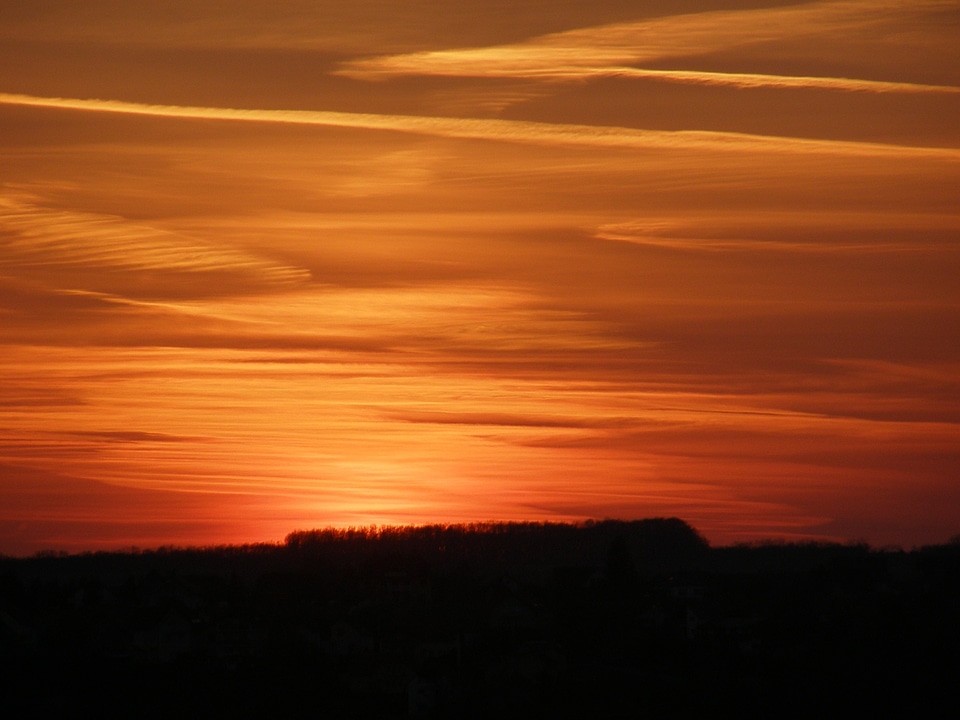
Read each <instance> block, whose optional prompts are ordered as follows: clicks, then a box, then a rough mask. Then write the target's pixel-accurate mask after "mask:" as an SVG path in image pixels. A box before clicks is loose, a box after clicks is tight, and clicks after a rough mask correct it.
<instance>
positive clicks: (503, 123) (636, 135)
mask: <svg viewBox="0 0 960 720" xmlns="http://www.w3.org/2000/svg"><path fill="white" fill-rule="evenodd" d="M0 104H8V105H24V106H30V107H46V108H55V109H61V110H80V111H87V112H107V113H122V114H129V115H146V116H153V117H168V118H182V119H198V120H226V121H241V122H261V123H284V124H293V125H316V126H325V127H345V128H358V129H366V130H387V131H394V132H405V133H415V134H419V135H432V136H436V137H446V138H459V139H473V140H492V141H501V142H516V143H532V144H542V145H560V146H564V145H568V146H570V145H572V146H586V147H608V148H630V149H637V150H656V149H660V150H694V151H712V152H737V153H743V152H755V153H771V152H776V153H791V154H795V153H799V154H804V155H808V154H825V155H842V156H852V157H914V158H931V159H935V158H936V159H943V160H947V161H950V162H957V161H960V149H955V148H937V147H916V146H906V145H887V144H882V143H866V142H850V141H838V140H807V139H800V138H786V137H776V136H767V135H750V134H746V133H733V132H712V131H704V130H677V131H665V130H641V129H635V128H626V127H605V126H596V125H574V124H555V123H544V122H531V121H522V120H501V119H473V118H446V117H426V116H417V115H375V114H369V113H344V112H328V111H314V110H253V109H247V110H244V109H237V108H215V107H193V106H181V105H149V104H143V103H133V102H123V101H120V100H96V99H92V100H91V99H79V98H50V97H34V96H31V95H20V94H12V93H0Z"/></svg>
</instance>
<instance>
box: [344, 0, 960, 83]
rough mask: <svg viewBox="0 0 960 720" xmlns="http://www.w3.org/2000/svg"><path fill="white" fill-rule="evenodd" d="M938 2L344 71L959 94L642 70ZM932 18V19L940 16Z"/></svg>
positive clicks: (690, 18) (905, 15) (375, 62)
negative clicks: (654, 81) (613, 78)
mask: <svg viewBox="0 0 960 720" xmlns="http://www.w3.org/2000/svg"><path fill="white" fill-rule="evenodd" d="M949 7H950V5H949V3H944V2H942V1H938V0H926V1H921V2H904V1H903V0H887V1H885V2H884V1H882V0H881V1H877V0H852V1H847V2H818V3H809V4H804V5H797V6H790V7H782V8H763V9H747V10H732V11H731V10H721V11H713V12H703V13H693V14H677V15H672V16H668V17H665V18H657V19H652V20H642V21H639V22H627V23H617V24H612V25H604V26H599V27H591V28H582V29H577V30H571V31H567V32H561V33H555V34H550V35H545V36H541V37H536V38H532V39H530V40H527V41H524V42H520V43H514V44H510V45H500V46H491V47H479V48H466V49H453V50H435V51H425V52H417V53H409V54H402V55H389V56H380V57H373V58H363V59H358V60H351V61H348V62H346V63H344V64H343V65H342V67H341V68H340V70H339V71H338V72H339V73H340V74H342V75H345V76H348V77H352V78H356V79H363V80H380V79H385V78H389V77H392V76H403V75H433V76H451V77H514V78H533V79H537V78H539V79H550V80H584V79H588V78H592V77H605V76H620V77H633V78H642V79H656V80H663V81H669V82H676V83H689V84H696V85H722V86H732V87H739V88H753V87H775V88H818V89H829V90H840V91H854V92H873V93H891V92H897V93H957V92H960V88H957V87H954V86H949V85H936V84H934V85H930V84H924V83H912V82H894V81H882V80H872V79H858V78H847V77H829V76H811V75H784V74H768V73H750V72H708V71H699V70H673V69H661V68H658V69H651V68H643V67H636V66H637V65H642V64H649V63H653V62H658V63H662V62H663V61H668V60H670V59H677V58H690V57H697V56H703V55H708V54H711V53H718V52H721V51H728V50H731V49H733V48H740V47H746V46H751V45H759V44H764V43H768V44H769V43H776V42H784V41H790V40H794V39H797V38H803V37H810V36H815V35H816V36H825V37H838V36H841V35H847V36H849V34H850V33H851V32H857V31H868V30H869V31H873V32H876V31H877V30H878V28H879V29H880V32H881V33H882V32H883V31H884V29H885V28H886V29H887V30H889V29H890V28H897V27H899V26H902V25H903V24H904V23H908V24H909V23H911V22H916V21H917V20H918V19H921V20H927V21H929V22H934V23H935V22H936V15H935V13H936V12H938V11H942V10H944V9H945V8H946V9H949ZM931 18H932V19H931Z"/></svg>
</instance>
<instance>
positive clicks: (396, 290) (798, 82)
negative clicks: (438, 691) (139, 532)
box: [0, 0, 960, 552]
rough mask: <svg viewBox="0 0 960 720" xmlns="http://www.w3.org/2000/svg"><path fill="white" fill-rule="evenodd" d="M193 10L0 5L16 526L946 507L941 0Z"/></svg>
mask: <svg viewBox="0 0 960 720" xmlns="http://www.w3.org/2000/svg"><path fill="white" fill-rule="evenodd" d="M754 4H763V3H754ZM194 5H196V10H195V11H194V10H190V12H189V13H188V12H187V10H188V9H187V8H186V6H184V7H183V8H181V9H183V10H184V12H185V13H186V14H185V15H184V16H183V17H188V16H189V17H191V18H194V19H196V24H195V25H191V23H190V22H187V21H186V20H184V19H183V18H180V19H177V18H175V17H173V16H170V17H167V16H164V17H163V18H161V20H159V21H158V23H157V25H156V26H148V25H147V24H144V23H142V22H141V21H142V20H143V17H142V14H141V13H142V11H141V10H138V9H137V8H136V7H134V6H132V5H126V6H125V8H126V9H125V10H124V11H123V12H122V13H119V12H118V14H116V15H111V16H110V18H98V16H97V13H96V12H94V11H92V10H82V9H76V10H71V9H69V7H68V5H66V4H65V5H58V6H57V7H58V8H59V10H58V12H57V13H54V14H53V15H51V17H50V22H48V23H42V22H39V21H38V20H37V16H35V15H33V16H30V17H33V19H32V20H31V19H30V17H27V16H28V15H30V13H29V12H27V11H26V10H24V11H23V17H21V18H19V19H15V22H13V25H10V26H6V27H5V28H4V29H2V30H0V34H2V33H3V32H6V33H7V35H8V36H9V35H10V33H11V32H13V31H11V30H10V27H19V28H21V29H23V30H24V34H23V35H22V37H21V40H17V41H12V44H11V45H8V46H6V47H5V48H3V49H0V90H3V91H4V92H3V94H0V144H2V146H3V153H4V160H5V162H4V163H3V164H2V165H0V333H2V335H0V341H2V343H3V352H2V353H0V444H2V445H0V446H2V450H0V466H2V467H0V499H2V500H3V503H4V507H5V508H7V510H6V511H5V512H6V514H4V513H3V512H2V511H0V523H3V525H2V527H0V535H2V537H4V538H14V537H16V535H17V533H16V531H15V527H18V525H17V524H23V523H27V524H28V525H30V527H33V528H34V530H28V531H25V532H32V533H34V535H33V536H32V537H33V539H32V540H31V541H30V542H31V543H32V545H29V547H32V548H35V547H40V546H43V545H53V544H57V543H64V544H66V545H69V546H70V547H76V548H80V547H85V546H95V545H96V546H99V545H101V544H104V543H108V542H117V541H118V540H117V539H118V538H123V541H124V542H125V543H126V544H133V542H132V541H130V540H129V533H128V532H127V531H128V530H129V529H130V528H129V527H127V526H123V527H120V526H118V525H116V523H114V524H111V523H112V522H114V521H113V520H111V519H110V518H109V517H108V516H109V515H110V513H113V514H117V513H121V514H123V515H124V516H125V517H128V518H131V519H136V520H141V519H143V518H144V517H145V513H144V512H143V511H142V510H137V498H141V499H143V502H144V503H147V504H153V505H154V506H155V507H156V508H157V523H156V524H155V525H153V526H151V527H150V529H149V532H147V531H146V530H145V531H144V532H145V533H146V534H145V535H144V538H145V539H144V540H143V541H141V543H140V544H147V543H150V542H153V541H154V539H155V538H160V537H166V538H167V539H166V540H161V541H158V543H159V542H184V541H188V540H189V539H196V538H200V541H202V542H217V541H222V540H226V539H230V540H240V539H245V540H260V539H265V538H268V539H269V538H280V537H283V535H285V534H286V533H287V532H289V530H290V529H291V528H292V527H296V526H300V527H302V526H308V525H321V524H328V523H332V524H350V523H365V522H374V521H375V522H420V521H452V520H484V519H489V518H500V519H522V518H526V519H538V518H565V519H572V518H584V517H588V516H618V515H619V516H625V517H630V516H647V515H668V514H679V515H682V516H683V517H684V518H685V519H687V520H689V521H690V522H692V523H693V524H694V525H695V526H697V527H698V528H699V529H701V530H702V531H704V532H705V533H706V534H707V536H708V537H710V539H711V540H713V541H726V540H731V539H746V538H752V537H755V536H758V535H767V536H769V535H779V536H795V537H796V536H800V537H831V538H846V537H868V538H869V539H871V540H874V541H881V542H906V543H910V542H915V541H916V542H919V541H935V540H940V539H943V537H947V536H949V534H952V533H954V532H955V531H956V530H955V528H953V527H952V526H951V527H948V525H949V523H948V522H947V519H945V518H944V517H942V515H943V513H940V514H937V513H936V512H935V510H936V509H937V508H940V507H948V506H949V507H955V506H956V501H958V497H957V490H956V489H955V488H954V487H953V484H952V483H951V481H950V479H951V478H953V477H954V476H955V474H956V469H957V468H958V467H960V466H958V458H957V454H956V447H957V438H958V430H957V428H958V425H957V423H958V420H960V418H958V413H960V410H958V408H960V394H958V393H960V390H958V387H957V383H956V382H955V381H954V380H953V378H954V377H956V376H957V367H956V358H957V357H958V356H960V355H958V353H960V344H958V343H960V341H958V339H957V338H956V337H955V335H956V334H955V333H950V332H948V330H947V329H948V328H952V327H955V326H956V324H957V322H958V319H960V289H958V285H957V283H956V278H957V276H958V274H960V244H958V238H960V234H958V233H960V219H958V218H960V214H958V205H957V194H956V188H957V187H958V182H960V162H958V160H960V149H958V148H960V135H958V131H957V127H956V124H955V123H953V122H951V120H952V118H953V117H955V114H956V110H957V109H958V108H960V105H958V95H960V94H958V92H957V90H956V88H957V87H958V86H960V83H958V78H957V77H956V74H955V71H954V70H951V68H953V67H956V63H951V62H947V63H944V62H934V61H933V60H934V59H936V58H954V59H955V57H956V54H957V47H956V43H955V42H947V36H950V35H951V31H950V28H951V27H953V26H952V25H951V24H950V23H951V22H952V20H951V18H954V16H955V15H956V8H955V3H954V4H950V3H935V2H923V3H907V2H842V3H829V2H825V3H814V4H807V5H784V6H782V7H780V6H778V7H765V8H757V9H738V10H723V9H722V8H716V9H714V10H712V11H707V12H705V11H704V8H705V3H702V2H699V3H694V2H685V3H681V5H680V6H678V7H677V9H675V10H674V11H673V12H674V14H672V15H671V14H668V15H663V16H660V17H651V16H649V14H648V15H640V14H631V13H633V12H634V11H633V10H631V9H630V8H625V6H624V7H621V5H623V4H617V7H614V6H613V5H610V6H609V7H607V6H606V5H605V4H604V3H600V4H593V5H589V6H588V5H586V4H583V3H565V2H560V3H557V10H556V13H553V12H551V13H543V11H542V8H539V6H537V7H535V6H534V5H535V4H530V5H527V4H524V3H512V4H511V5H512V6H516V13H517V18H518V20H517V23H516V24H513V23H510V24H509V25H510V27H506V26H505V25H504V24H503V23H500V24H497V23H493V22H488V21H489V17H488V13H494V10H490V9H487V6H486V5H484V6H483V7H479V6H477V7H472V8H471V9H470V12H471V13H475V14H476V15H477V16H478V17H480V18H481V19H485V20H484V22H477V23H474V24H473V25H475V27H462V28H460V29H459V30H458V31H457V32H451V33H450V34H444V33H439V32H433V31H428V30H423V28H420V29H417V30H415V31H410V32H409V33H406V31H403V32H398V33H397V34H395V35H392V36H391V35H390V27H389V25H390V23H389V22H387V20H386V18H387V17H388V16H390V17H394V16H397V15H404V17H414V16H417V13H422V12H424V7H425V5H424V4H423V3H419V2H411V3H392V4H391V3H382V4H381V3H378V4H377V5H378V7H382V8H384V9H385V10H384V12H385V14H384V15H383V16H378V18H377V19H376V21H375V22H374V21H373V20H371V23H372V24H371V27H370V29H369V31H368V32H367V34H364V32H361V31H360V30H358V28H360V26H361V25H363V23H362V22H360V20H362V19H363V18H362V17H361V16H362V12H361V11H360V10H357V9H356V8H355V7H354V6H350V7H349V8H347V7H346V6H344V5H343V3H302V4H297V5H296V7H295V8H294V10H295V12H293V11H291V17H293V16H296V22H295V21H294V20H292V19H291V18H286V19H284V18H282V17H280V16H279V15H278V13H277V12H276V11H275V9H274V8H273V6H268V5H266V4H259V3H257V2H254V1H253V0H249V1H245V2H243V3H240V4H239V5H237V7H238V9H237V11H236V13H235V14H234V15H232V16H230V17H227V16H226V15H224V14H223V13H222V12H221V11H220V10H218V9H217V7H215V5H214V4H211V3H206V2H200V3H194ZM334 5H337V6H339V7H341V8H342V9H341V10H339V11H335V10H336V8H335V7H334ZM360 5H362V4H360ZM627 5H629V4H627ZM388 6H389V7H388ZM118 7H119V5H118ZM357 7H359V5H357ZM430 7H433V8H435V9H436V8H439V5H430ZM451 7H452V6H451ZM318 8H319V9H318ZM538 8H539V9H538ZM321 10H323V11H324V12H327V11H329V12H328V13H327V14H326V15H323V13H321ZM388 11H389V12H388ZM501 11H502V8H501ZM51 12H52V11H51ZM444 12H449V11H444ZM511 12H513V10H511ZM64 13H66V14H64ZM71 13H73V14H71ZM190 13H193V14H192V15H191V14H190ZM391 13H392V15H391ZM438 14H442V13H440V11H439V10H438ZM548 15H549V17H547V16H548ZM68 16H69V17H70V18H74V19H75V20H76V22H77V29H76V33H72V32H68V31H67V30H66V29H64V23H65V22H66V21H65V20H64V19H63V18H65V17H68ZM254 16H256V17H257V18H260V19H261V20H262V21H263V22H261V23H258V22H254V21H253V20H251V18H252V17H254ZM521 16H522V17H521ZM24 18H26V19H24ZM35 21H36V22H35ZM300 21H302V22H300ZM445 22H447V21H446V20H443V19H442V18H440V19H437V18H434V17H433V16H431V17H430V18H427V19H425V20H424V27H427V28H430V27H433V28H437V27H440V26H442V25H443V23H445ZM298 23H299V25H298V27H297V28H296V29H294V28H292V27H291V26H292V25H297V24H298ZM228 26H230V27H231V28H233V29H232V30H231V31H230V32H227V31H226V29H225V28H227V27H228ZM321 26H323V27H322V28H321ZM138 27H139V29H137V28H138ZM58 28H60V29H59V30H58ZM117 28H126V29H127V30H129V33H127V34H125V35H124V36H123V37H122V38H121V40H118V41H116V42H110V43H108V42H106V38H107V37H110V36H113V35H114V34H115V33H114V31H115V30H116V29H117ZM898 28H899V30H898ZM26 29H30V32H26ZM361 29H362V28H361ZM321 30H322V32H321ZM61 31H62V32H61ZM354 31H356V32H354ZM31 33H33V35H31ZM405 33H406V34H405ZM81 35H82V38H83V40H82V42H74V41H75V40H77V38H78V37H80V36H81ZM41 36H42V39H38V38H41ZM28 37H33V38H34V40H33V41H31V42H26V41H25V39H26V38H28ZM373 37H377V38H380V37H383V38H386V40H385V41H384V43H383V44H380V43H379V42H374V41H373V40H371V38H373ZM952 40H955V37H954V38H952ZM34 42H36V43H40V44H39V45H35V44H34ZM311 43H313V44H312V45H311ZM253 47H256V48H258V49H257V50H256V51H253V50H251V49H250V48H253ZM334 47H335V48H337V50H336V52H337V53H339V54H337V55H335V56H334V55H331V54H329V52H328V51H329V50H330V48H334ZM8 48H12V49H8ZM38 48H39V49H38ZM317 48H326V49H325V50H323V51H322V52H321V51H318V50H317ZM318 53H319V54H318ZM120 57H122V58H123V59H124V62H116V60H117V58H120ZM127 61H129V62H127ZM66 65H69V67H68V68H66V67H65V66H66ZM12 68H26V70H23V71H22V72H21V71H19V70H16V71H15V70H14V69H12ZM370 79H376V80H378V82H368V80H370ZM566 80H571V81H570V82H566ZM573 80H575V82H573ZM96 97H100V98H105V99H100V100H97V99H91V98H96ZM27 481H29V482H35V483H36V484H37V487H38V488H55V489H56V490H57V491H61V490H62V491H63V493H62V496H63V497H65V498H69V500H68V501H64V502H63V503H59V504H58V503H56V502H53V501H51V500H50V497H51V496H52V495H53V494H54V493H53V491H51V492H46V491H44V492H40V491H39V490H38V492H37V493H33V494H30V493H27V492H23V493H21V492H20V491H19V490H18V489H17V488H18V484H23V483H25V482H27ZM877 488H879V489H880V490H881V491H882V497H883V498H884V499H883V501H880V500H878V499H876V496H875V494H874V491H875V490H876V489H877ZM867 500H869V502H867ZM98 503H100V504H101V505H102V508H103V510H102V511H98V510H97V507H98ZM906 506H909V507H910V508H913V509H912V510H911V511H910V512H906V511H903V514H902V515H900V514H899V513H900V512H901V511H900V510H899V509H898V508H900V507H906ZM9 508H16V510H10V509H9ZM71 508H74V509H75V512H73V514H72V515H71ZM178 508H182V513H181V517H179V518H178V517H177V513H176V510H177V509H178ZM859 508H869V510H868V511H867V510H864V511H861V510H860V509H859ZM928 511H929V512H930V513H932V514H931V517H936V518H938V519H937V523H935V525H930V524H929V523H926V522H925V521H924V519H923V517H922V516H923V515H924V513H927V512H928ZM98 513H99V514H98ZM68 520H69V522H68ZM878 528H879V529H878ZM903 528H906V530H904V529H903ZM4 533H5V534H4ZM164 533H167V535H164ZM70 538H72V539H70ZM104 538H106V539H104ZM3 542H7V540H3ZM9 542H13V541H12V540H11V541H9ZM18 542H20V541H18ZM85 543H86V544H85ZM11 547H12V545H11ZM16 547H18V548H22V547H27V545H24V543H23V542H20V544H18V545H16ZM0 551H3V548H2V547H0ZM18 552H19V550H18Z"/></svg>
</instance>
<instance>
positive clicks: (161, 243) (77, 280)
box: [0, 194, 309, 294]
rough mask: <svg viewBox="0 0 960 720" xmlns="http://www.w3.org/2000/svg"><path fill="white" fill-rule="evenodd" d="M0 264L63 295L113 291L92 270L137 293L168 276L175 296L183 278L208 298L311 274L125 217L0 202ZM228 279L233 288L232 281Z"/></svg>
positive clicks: (12, 199) (16, 200)
mask: <svg viewBox="0 0 960 720" xmlns="http://www.w3.org/2000/svg"><path fill="white" fill-rule="evenodd" d="M0 231H2V234H0V258H2V262H3V267H4V269H5V270H7V271H8V272H17V273H18V274H20V275H23V274H24V273H27V272H28V271H29V272H31V273H32V274H40V275H41V276H45V277H48V276H50V275H55V276H57V277H58V280H59V282H60V283H61V285H60V287H61V288H62V289H63V290H71V291H73V290H79V289H91V288H90V287H89V286H90V281H91V280H93V285H97V284H104V283H105V284H107V285H110V284H111V280H110V279H109V277H104V275H103V273H101V274H100V275H92V274H91V273H90V271H91V270H97V271H113V272H115V273H122V275H121V276H119V277H117V278H115V279H114V280H113V284H115V283H116V282H118V281H120V282H122V283H123V284H124V286H125V288H126V289H127V290H129V291H131V292H134V294H136V288H137V286H138V285H139V287H140V289H141V291H142V292H145V293H147V294H149V293H151V292H152V291H156V289H157V288H156V287H155V285H156V280H155V279H153V280H151V278H153V277H154V276H153V275H152V273H156V272H161V273H163V274H164V283H165V289H166V291H167V292H170V291H171V290H172V289H173V288H174V287H175V286H176V279H177V277H178V276H179V277H180V279H181V281H182V283H186V284H188V285H192V286H193V290H192V291H191V294H196V293H199V294H209V293H211V292H212V293H220V292H230V291H231V290H233V291H238V290H241V289H242V291H243V292H249V291H250V290H251V289H252V288H254V287H256V286H257V285H260V286H290V285H296V284H299V283H302V282H305V281H306V280H308V279H309V272H308V271H306V270H304V269H302V268H297V267H291V266H288V265H284V264H282V263H279V262H276V261H273V260H270V259H268V258H266V257H263V256H258V255H254V254H252V253H249V252H246V251H244V250H241V249H238V248H230V247H227V246H224V245H223V244H219V245H214V244H210V243H204V242H203V241H202V240H198V239H195V238H190V237H187V236H185V235H182V234H176V233H172V232H167V231H164V230H159V229H156V228H153V227H151V226H150V225H149V224H146V223H135V222H131V221H129V220H126V219H124V218H120V217H112V216H108V215H99V214H94V213H84V212H75V211H69V210H59V209H51V208H46V207H43V206H42V205H40V204H39V203H37V202H36V201H31V200H30V199H28V198H24V197H18V196H17V195H13V194H5V195H0ZM198 275H206V276H213V277H215V278H217V282H216V284H215V285H212V286H207V287H203V286H197V285H196V284H195V282H194V283H192V282H191V280H190V278H191V276H194V277H195V276H198ZM231 278H232V279H233V282H231ZM167 283H169V284H167Z"/></svg>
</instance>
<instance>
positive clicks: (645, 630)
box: [0, 520, 960, 718]
mask: <svg viewBox="0 0 960 720" xmlns="http://www.w3.org/2000/svg"><path fill="white" fill-rule="evenodd" d="M958 608H960V544H951V545H946V546H941V547H931V548H923V549H920V550H915V551H913V552H909V553H907V552H901V551H877V550H871V549H870V548H868V547H866V546H840V545H772V546H761V547H737V548H714V549H711V548H709V547H707V545H706V543H704V542H703V541H702V539H701V538H700V537H699V536H698V535H697V533H696V532H694V531H693V530H692V529H691V528H689V526H687V525H686V524H684V523H683V522H681V521H679V520H646V521H639V522H630V523H624V522H602V523H589V524H586V525H581V526H571V525H541V524H520V525H514V524H509V525H483V526H472V527H463V526H451V527H439V526H436V527H428V528H418V529H392V530H380V531H317V532H302V533H294V534H292V535H291V536H289V537H288V538H287V542H286V543H285V544H284V545H280V546H277V545H262V546H247V547H242V548H229V547H227V548H212V549H205V550H194V549H168V550H160V551H152V552H129V553H114V554H108V553H97V554H90V555H82V556H70V557H37V558H32V559H28V560H13V559H2V560H0V669H2V674H0V691H2V692H0V703H2V710H0V712H3V714H4V716H5V717H11V718H12V717H31V716H36V717H51V716H56V715H70V716H74V715H78V714H84V711H92V712H94V713H110V714H116V713H118V712H119V713H122V714H123V715H124V716H126V717H164V718H167V717H171V716H172V715H174V714H186V715H187V716H189V717H196V716H201V715H216V716H220V715H224V714H230V715H233V716H241V717H315V718H316V717H319V718H325V717H330V718H392V717H395V718H402V717H424V718H428V717H455V718H461V717H462V718H490V717H493V718H509V717H524V718H528V717H533V718H535V717H585V718H586V717H590V718H594V717H599V718H604V717H640V716H643V715H649V716H651V717H686V716H691V715H694V714H697V713H708V712H715V711H718V710H721V711H723V710H727V711H733V712H737V713H738V714H742V715H748V716H750V715H759V714H765V715H769V714H773V713H775V714H776V716H777V717H796V716H801V715H808V714H810V713H814V712H823V711H834V712H840V713H851V714H852V713H856V714H857V715H858V716H859V715H860V714H862V713H864V712H878V711H879V712H882V714H883V715H884V716H889V715H890V714H892V713H894V712H911V713H914V712H924V711H928V710H933V709H934V708H938V707H939V706H940V704H941V702H943V701H945V702H947V705H946V707H952V706H953V688H954V686H955V683H956V678H957V677H958V670H960V661H958V657H960V609H958Z"/></svg>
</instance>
